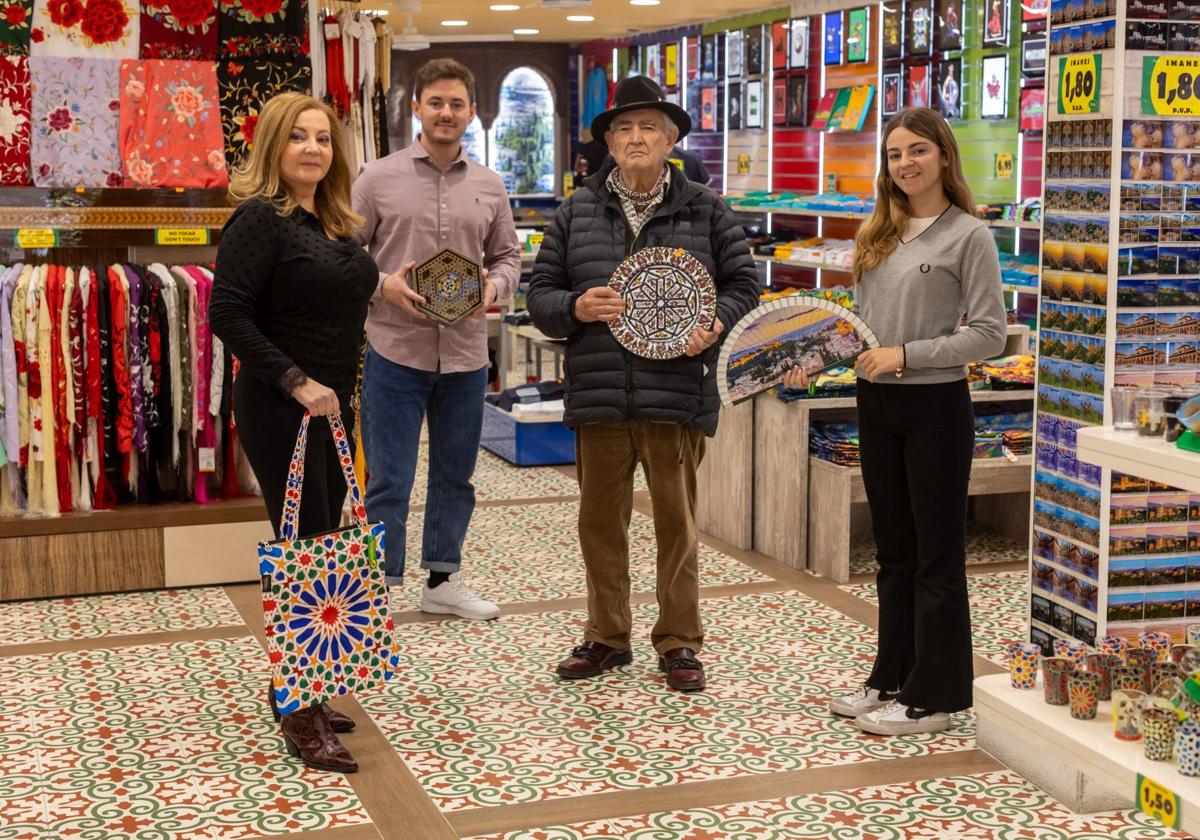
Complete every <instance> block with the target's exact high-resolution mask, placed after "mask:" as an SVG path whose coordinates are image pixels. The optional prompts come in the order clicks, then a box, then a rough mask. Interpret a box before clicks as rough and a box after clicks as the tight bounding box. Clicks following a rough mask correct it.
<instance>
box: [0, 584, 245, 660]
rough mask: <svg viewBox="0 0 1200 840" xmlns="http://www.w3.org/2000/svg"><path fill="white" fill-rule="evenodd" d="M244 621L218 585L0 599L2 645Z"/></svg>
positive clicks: (130, 634)
mask: <svg viewBox="0 0 1200 840" xmlns="http://www.w3.org/2000/svg"><path fill="white" fill-rule="evenodd" d="M242 625H243V621H242V616H241V614H240V613H239V612H238V611H237V608H236V607H235V606H234V605H233V603H232V602H231V601H230V600H229V598H228V597H227V596H226V595H225V590H223V589H221V588H220V587H215V586H212V587H205V588H203V589H164V590H160V591H157V592H123V593H120V594H118V595H85V596H77V597H73V598H54V599H52V600H45V601H9V602H7V603H0V647H2V646H5V645H28V644H38V643H42V642H60V641H72V640H76V639H98V638H102V637H105V636H134V635H139V634H142V633H169V632H174V631H176V630H203V629H206V628H209V627H240V626H242Z"/></svg>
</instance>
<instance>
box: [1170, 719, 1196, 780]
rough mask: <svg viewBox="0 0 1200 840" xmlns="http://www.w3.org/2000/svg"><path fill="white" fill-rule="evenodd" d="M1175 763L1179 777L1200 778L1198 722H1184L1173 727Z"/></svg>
mask: <svg viewBox="0 0 1200 840" xmlns="http://www.w3.org/2000/svg"><path fill="white" fill-rule="evenodd" d="M1175 762H1176V764H1177V765H1178V766H1179V775H1181V776H1200V722H1198V721H1194V720H1185V721H1183V722H1182V723H1180V724H1179V725H1178V726H1176V727H1175Z"/></svg>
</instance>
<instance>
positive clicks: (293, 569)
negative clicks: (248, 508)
mask: <svg viewBox="0 0 1200 840" xmlns="http://www.w3.org/2000/svg"><path fill="white" fill-rule="evenodd" d="M309 419H310V417H309V415H308V413H307V412H306V413H305V415H304V419H303V421H302V422H301V423H300V433H299V434H298V435H297V437H296V449H295V451H294V452H293V453H292V465H291V468H290V470H289V471H288V484H287V495H286V497H285V499H284V505H283V521H282V523H281V525H280V528H279V534H280V539H278V540H273V541H271V542H263V543H259V546H258V560H259V574H260V575H261V577H262V588H263V619H264V621H265V623H266V631H267V651H268V653H269V654H270V658H271V677H272V685H273V687H274V691H275V702H276V704H277V706H278V708H279V711H280V712H281V713H282V714H288V713H289V712H294V711H296V710H297V709H304V708H308V707H309V706H315V705H316V704H318V703H323V702H325V701H326V700H329V699H331V698H333V697H337V696H338V695H340V694H349V693H351V692H354V691H360V690H362V689H367V688H373V687H375V686H377V685H380V684H382V683H383V682H384V681H385V680H388V679H390V678H391V676H392V672H393V670H394V668H395V665H396V662H397V659H398V656H399V654H398V652H397V650H396V645H395V642H394V641H393V639H392V629H393V625H392V620H391V618H390V617H389V616H388V596H387V585H386V582H385V581H384V574H383V523H382V522H376V523H368V522H367V511H366V508H365V507H363V501H362V492H361V491H360V490H359V485H358V480H357V478H356V477H355V475H354V460H353V457H352V455H351V452H350V443H349V441H348V440H347V439H346V430H345V429H344V428H343V427H342V421H341V419H340V418H336V417H332V418H330V419H329V424H330V426H331V427H332V429H333V440H334V444H335V445H336V446H337V451H338V457H339V459H340V461H341V464H342V472H343V473H344V474H345V476H346V484H347V485H348V486H349V488H350V506H351V518H352V520H353V521H352V523H351V524H350V526H349V527H347V528H341V529H339V530H336V531H330V532H328V533H324V534H317V535H315V536H311V537H300V538H297V537H296V523H297V521H298V519H299V513H300V494H301V490H302V489H303V486H304V452H305V446H306V444H307V443H308V423H309Z"/></svg>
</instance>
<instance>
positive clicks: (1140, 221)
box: [975, 0, 1200, 834]
mask: <svg viewBox="0 0 1200 840" xmlns="http://www.w3.org/2000/svg"><path fill="white" fill-rule="evenodd" d="M1197 21H1200V3H1197V2H1196V0H1113V2H1108V0H1104V2H1097V0H1077V2H1068V3H1063V2H1062V1H1061V0H1054V2H1053V3H1052V6H1051V26H1050V33H1049V52H1050V56H1051V58H1050V67H1049V75H1048V84H1047V94H1048V95H1047V109H1046V111H1047V126H1046V138H1047V144H1046V146H1047V148H1046V178H1045V188H1044V200H1045V207H1046V216H1045V219H1044V231H1043V254H1042V257H1043V259H1042V269H1043V273H1042V279H1041V289H1040V313H1039V314H1040V323H1039V327H1040V330H1039V353H1038V395H1037V409H1038V411H1037V423H1036V429H1035V432H1036V439H1035V459H1036V469H1035V476H1034V493H1033V496H1034V500H1033V517H1032V525H1031V528H1032V532H1033V533H1032V540H1031V547H1032V551H1031V557H1030V576H1031V591H1030V621H1029V632H1030V638H1031V640H1032V641H1034V642H1037V643H1039V644H1040V645H1042V646H1043V650H1044V651H1046V652H1049V651H1050V649H1051V646H1052V641H1053V640H1054V639H1057V638H1071V637H1074V638H1076V639H1079V640H1081V641H1083V642H1085V643H1087V644H1089V645H1094V644H1095V643H1096V642H1097V641H1098V640H1099V639H1100V637H1102V636H1104V635H1118V636H1122V637H1125V638H1127V639H1132V640H1134V643H1135V644H1137V643H1138V641H1137V639H1138V636H1139V634H1140V633H1142V632H1146V631H1162V632H1166V633H1168V634H1169V635H1170V636H1171V637H1172V639H1173V641H1174V642H1182V641H1184V634H1185V627H1186V626H1187V625H1188V624H1189V623H1197V622H1200V496H1198V495H1193V494H1190V493H1189V492H1187V491H1186V490H1183V491H1181V490H1177V489H1176V488H1174V487H1170V486H1168V485H1165V484H1161V483H1157V482H1154V481H1152V480H1149V479H1146V478H1143V477H1141V476H1136V475H1129V474H1125V473H1122V472H1119V471H1117V470H1114V469H1112V468H1111V467H1109V466H1101V465H1094V464H1089V463H1087V462H1085V461H1083V460H1081V458H1080V456H1079V452H1080V451H1082V447H1084V446H1088V445H1089V442H1090V441H1091V440H1092V439H1093V437H1097V436H1099V434H1100V433H1101V432H1104V433H1107V432H1108V430H1102V429H1099V428H1095V429H1093V428H1090V427H1100V426H1102V425H1103V424H1104V423H1105V422H1106V421H1107V422H1109V423H1111V420H1112V400H1111V394H1112V391H1113V389H1114V388H1128V387H1135V386H1142V385H1149V384H1154V383H1158V384H1173V385H1182V384H1190V383H1194V382H1195V381H1196V379H1197V371H1198V370H1200V365H1197V358H1196V347H1197V344H1196V341H1197V333H1198V330H1197V329H1195V328H1194V327H1195V326H1196V325H1197V318H1198V317H1200V169H1196V168H1194V164H1196V163H1200V133H1198V132H1200V91H1197V90H1196V86H1195V82H1194V80H1196V79H1198V78H1200V52H1197V51H1196V50H1197V45H1198V44H1200V31H1198V30H1200V23H1197ZM1098 460H1099V459H1098ZM1193 486H1195V485H1193ZM975 708H976V712H977V714H978V726H979V728H978V743H979V745H980V747H981V748H983V749H984V750H986V751H988V752H989V753H992V754H993V755H995V756H996V757H997V758H999V759H1000V760H1002V761H1003V762H1005V763H1006V764H1008V765H1009V766H1011V767H1013V768H1015V769H1016V770H1018V771H1019V772H1021V773H1022V774H1024V775H1026V776H1027V777H1028V778H1029V779H1031V780H1032V781H1034V782H1035V783H1036V784H1038V785H1039V786H1040V787H1042V788H1044V789H1045V790H1047V791H1049V792H1050V793H1051V794H1053V795H1054V796H1056V797H1057V798H1059V799H1060V800H1062V801H1063V802H1064V803H1066V804H1067V805H1069V806H1070V807H1072V808H1074V809H1075V810H1079V811H1094V810H1101V809H1110V808H1122V807H1129V806H1130V805H1132V804H1135V803H1136V804H1137V805H1141V806H1143V807H1146V808H1147V810H1152V809H1150V808H1149V807H1148V806H1146V792H1147V790H1149V789H1150V787H1149V786H1150V785H1151V784H1157V785H1158V787H1157V791H1158V792H1159V794H1161V796H1160V797H1159V798H1162V797H1163V796H1165V797H1167V798H1168V799H1169V800H1170V801H1171V802H1172V803H1173V807H1172V809H1171V810H1172V812H1173V820H1177V822H1176V823H1175V824H1176V827H1177V828H1182V829H1183V830H1184V831H1187V832H1190V833H1193V834H1195V833H1197V832H1198V831H1200V782H1198V781H1197V780H1196V779H1194V778H1185V777H1183V776H1181V775H1180V774H1179V773H1178V771H1177V770H1176V768H1175V766H1174V764H1173V762H1150V761H1147V760H1146V759H1145V757H1144V755H1143V752H1142V750H1141V744H1140V743H1130V742H1121V741H1117V740H1116V739H1114V737H1113V730H1112V726H1111V722H1110V721H1109V720H1106V718H1109V717H1110V714H1109V709H1108V703H1107V702H1106V703H1103V704H1102V707H1101V709H1100V714H1099V716H1098V718H1097V720H1094V721H1087V722H1084V721H1075V720H1072V719H1071V718H1070V716H1069V715H1068V714H1066V712H1065V710H1064V709H1063V708H1062V707H1057V706H1050V705H1047V704H1045V703H1043V702H1042V694H1041V691H1040V690H1039V691H1036V692H1035V691H1021V690H1018V689H1015V688H1012V687H1011V686H1010V684H1009V677H1008V674H995V675H990V676H985V677H980V678H979V679H978V680H976V683H975ZM1147 780H1149V782H1148V781H1147Z"/></svg>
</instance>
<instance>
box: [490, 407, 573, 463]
mask: <svg viewBox="0 0 1200 840" xmlns="http://www.w3.org/2000/svg"><path fill="white" fill-rule="evenodd" d="M480 445H481V446H483V448H484V449H486V450H487V451H488V452H492V453H494V454H496V455H499V456H500V457H501V458H503V459H504V460H506V461H508V462H509V463H510V464H516V465H517V466H518V467H537V466H548V465H551V464H574V463H575V433H574V432H573V431H571V430H570V429H568V428H567V427H566V426H564V425H563V423H562V421H561V420H555V421H549V422H547V421H544V420H543V421H529V420H525V421H521V420H518V419H517V418H515V417H514V416H513V415H512V414H510V413H508V412H507V411H504V410H502V409H500V408H497V407H496V406H494V405H492V404H491V403H484V405H483V437H482V439H481V440H480Z"/></svg>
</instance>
